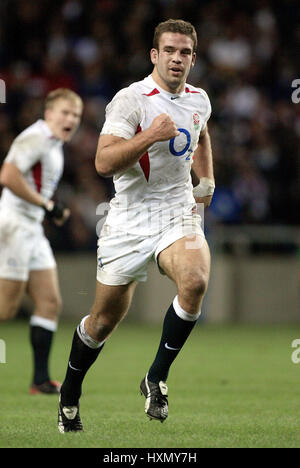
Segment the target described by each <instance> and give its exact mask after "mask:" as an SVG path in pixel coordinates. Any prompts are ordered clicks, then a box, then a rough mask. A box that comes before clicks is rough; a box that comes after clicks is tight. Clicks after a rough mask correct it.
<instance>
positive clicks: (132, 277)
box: [97, 215, 204, 286]
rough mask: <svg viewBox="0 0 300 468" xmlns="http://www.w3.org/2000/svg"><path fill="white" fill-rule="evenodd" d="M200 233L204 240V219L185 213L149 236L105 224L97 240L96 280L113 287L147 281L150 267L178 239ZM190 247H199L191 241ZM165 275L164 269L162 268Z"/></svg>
mask: <svg viewBox="0 0 300 468" xmlns="http://www.w3.org/2000/svg"><path fill="white" fill-rule="evenodd" d="M195 234H198V235H199V236H200V238H201V239H204V233H203V230H202V228H201V218H200V217H199V216H198V215H190V216H184V217H183V218H182V219H181V220H180V221H178V222H177V223H176V224H175V225H173V226H171V227H169V228H166V229H164V230H163V231H162V232H159V233H157V234H153V235H151V236H150V235H148V236H138V235H135V234H129V233H127V232H124V231H122V230H119V229H116V228H115V227H111V226H108V225H106V224H104V226H103V228H102V231H101V234H100V237H99V240H98V252H97V257H98V264H97V280H98V281H99V282H100V283H103V284H107V285H110V286H117V285H122V284H128V283H130V282H132V281H146V280H147V266H148V263H149V262H150V261H156V263H157V258H158V255H159V254H160V252H162V251H163V250H164V249H166V248H167V247H169V246H170V245H171V244H173V243H174V242H175V241H177V240H178V239H181V238H182V237H186V236H187V237H188V236H193V235H195ZM187 242H190V248H197V246H198V247H200V245H199V242H198V244H197V245H195V244H194V242H192V241H188V239H187ZM160 272H161V273H162V274H164V273H163V271H162V270H160Z"/></svg>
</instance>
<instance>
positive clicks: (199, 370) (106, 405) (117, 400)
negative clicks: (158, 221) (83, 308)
mask: <svg viewBox="0 0 300 468" xmlns="http://www.w3.org/2000/svg"><path fill="white" fill-rule="evenodd" d="M75 325H76V324H75V323H63V322H62V323H61V324H60V326H59V328H58V331H57V334H56V336H55V340H54V346H53V350H52V355H51V366H50V368H51V376H52V378H54V379H58V380H61V381H62V380H63V378H64V375H65V370H66V364H67V360H68V355H69V351H70V344H71V340H72V335H73V331H74V329H75ZM160 331H161V329H160V327H151V326H142V325H136V324H135V325H134V324H131V323H130V322H126V321H125V322H123V323H122V324H121V325H120V326H119V328H118V329H117V330H116V331H115V332H114V334H113V335H112V336H111V337H110V339H109V340H108V342H107V344H106V345H105V347H104V349H103V351H102V353H101V355H100V356H99V358H98V360H97V362H96V363H95V364H94V366H93V367H92V368H91V369H90V371H89V373H88V374H87V377H86V379H85V381H84V386H83V396H82V399H81V416H82V420H83V425H84V429H85V431H84V432H83V433H80V434H59V433H58V429H57V397H56V396H44V395H41V396H31V395H29V394H28V388H29V383H30V379H31V372H32V369H31V350H30V346H29V327H28V324H27V323H26V322H24V321H18V320H17V321H14V322H7V323H4V324H1V330H0V338H1V339H4V340H5V343H6V358H7V362H6V364H0V392H1V408H0V447H1V448H3V447H8V448H12V447H18V448H19V447H57V448H59V447H61V448H63V447H70V448H72V447H87V448H89V447H93V448H139V447H142V448H167V447H169V448H191V447H197V448H201V447H220V448H221V447H236V448H237V447H300V433H299V430H298V427H299V421H298V419H299V418H298V412H299V391H298V387H299V371H300V364H299V365H296V364H293V363H292V361H291V353H292V351H293V348H292V347H291V343H292V341H293V340H294V339H295V338H300V327H299V325H297V326H277V325H274V326H245V325H244V326H241V325H239V326H234V325H232V326H231V325H226V326H221V325H219V326H212V325H205V324H199V325H197V327H196V328H195V329H194V330H193V333H192V335H191V336H190V338H189V340H188V341H187V343H186V345H185V347H184V349H183V351H182V352H181V353H180V354H179V356H178V357H177V359H176V361H175V362H174V364H173V366H172V368H171V372H170V376H169V379H168V386H169V403H170V411H169V418H168V419H167V421H166V422H165V423H164V424H160V423H159V422H157V421H149V420H148V418H147V417H146V415H145V414H144V397H141V396H140V394H139V383H140V381H141V379H142V378H143V376H144V374H145V372H146V371H147V369H148V368H149V366H150V364H151V362H152V360H153V358H154V354H155V352H156V349H157V345H158V342H159V339H160Z"/></svg>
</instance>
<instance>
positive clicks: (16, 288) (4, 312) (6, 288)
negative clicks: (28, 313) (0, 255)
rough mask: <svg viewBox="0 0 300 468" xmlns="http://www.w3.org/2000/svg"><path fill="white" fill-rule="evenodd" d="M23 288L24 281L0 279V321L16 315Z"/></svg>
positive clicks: (24, 286)
mask: <svg viewBox="0 0 300 468" xmlns="http://www.w3.org/2000/svg"><path fill="white" fill-rule="evenodd" d="M25 288H26V282H25V281H16V280H10V279H3V278H0V320H7V319H10V318H13V317H14V316H15V315H16V313H17V310H18V307H19V306H20V303H21V300H22V298H23V295H24V292H25Z"/></svg>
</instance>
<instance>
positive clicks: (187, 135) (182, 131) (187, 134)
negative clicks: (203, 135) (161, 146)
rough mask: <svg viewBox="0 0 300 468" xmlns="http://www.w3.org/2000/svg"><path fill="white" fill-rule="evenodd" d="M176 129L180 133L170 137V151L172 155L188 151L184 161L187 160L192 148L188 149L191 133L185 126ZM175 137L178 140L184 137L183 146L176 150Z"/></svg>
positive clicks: (181, 154)
mask: <svg viewBox="0 0 300 468" xmlns="http://www.w3.org/2000/svg"><path fill="white" fill-rule="evenodd" d="M178 131H179V132H180V135H178V136H177V137H174V138H172V139H171V140H170V143H169V150H170V153H171V154H173V156H183V155H184V154H185V153H186V152H188V155H187V157H186V161H189V160H190V156H191V153H192V150H191V149H190V144H191V134H190V132H189V131H188V130H186V129H185V128H178ZM182 134H183V135H182ZM176 138H179V139H180V141H181V140H182V138H185V139H186V143H185V146H184V148H182V149H181V150H180V151H176V149H175V139H176Z"/></svg>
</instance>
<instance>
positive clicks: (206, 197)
mask: <svg viewBox="0 0 300 468" xmlns="http://www.w3.org/2000/svg"><path fill="white" fill-rule="evenodd" d="M191 176H192V182H193V186H194V190H193V194H194V197H195V200H196V202H197V203H204V206H205V208H206V207H207V206H209V205H210V203H211V200H212V197H213V193H214V188H215V178H214V168H213V155H212V147H211V141H210V135H209V132H208V128H207V125H205V127H204V128H203V129H202V131H201V133H200V137H199V142H198V146H197V148H196V150H195V152H194V159H193V164H192V171H191Z"/></svg>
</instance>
